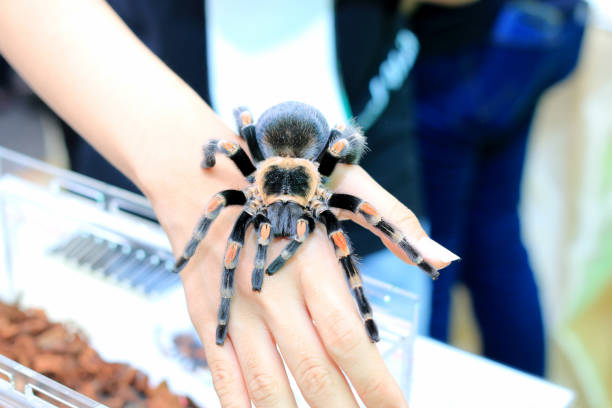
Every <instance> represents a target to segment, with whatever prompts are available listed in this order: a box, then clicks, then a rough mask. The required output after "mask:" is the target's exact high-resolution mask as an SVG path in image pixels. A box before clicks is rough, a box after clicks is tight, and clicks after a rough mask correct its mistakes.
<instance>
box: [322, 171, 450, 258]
mask: <svg viewBox="0 0 612 408" xmlns="http://www.w3.org/2000/svg"><path fill="white" fill-rule="evenodd" d="M347 167H348V168H347ZM339 170H340V171H337V173H342V174H340V175H339V176H338V179H337V180H338V183H337V184H334V183H331V184H330V186H331V187H332V190H333V191H337V192H346V193H349V194H354V195H356V196H357V197H359V198H361V199H363V200H365V201H367V202H368V203H370V204H371V205H372V206H373V207H374V208H376V210H377V212H378V213H379V214H380V215H381V216H382V217H383V218H384V219H385V220H386V221H388V222H389V223H390V224H392V225H394V226H395V227H396V228H397V229H398V230H399V231H401V233H402V234H403V235H404V237H405V238H406V240H407V241H408V242H409V243H410V244H411V245H412V246H413V247H414V248H415V249H416V250H417V251H419V253H420V254H421V255H422V256H423V258H425V260H426V261H427V262H429V263H430V264H431V265H433V266H434V267H435V268H436V269H442V268H444V267H445V266H448V265H449V264H450V263H451V262H452V261H455V260H458V259H459V257H458V256H457V255H455V254H454V253H452V252H451V251H449V250H448V249H446V248H444V247H443V246H442V245H440V244H438V243H436V242H435V241H433V240H432V239H431V238H429V236H427V233H426V232H425V230H423V227H422V226H421V224H420V222H419V220H418V219H417V217H416V216H415V215H414V213H413V212H412V211H410V209H408V208H407V207H406V206H404V205H403V204H402V203H401V202H400V201H399V200H397V199H396V198H395V197H393V196H392V195H391V194H389V192H387V191H386V190H385V189H384V188H382V187H381V186H380V185H379V184H378V183H377V182H376V181H374V179H372V178H371V177H370V175H369V174H368V173H367V172H366V171H365V170H363V169H362V168H361V167H359V166H342V167H341V168H339ZM354 186H358V188H356V187H354ZM339 215H340V216H341V217H342V218H348V219H351V220H352V221H354V222H356V223H358V224H360V225H361V226H363V227H364V228H367V229H369V230H370V231H371V232H372V233H374V234H376V235H377V236H378V237H379V238H380V239H381V240H382V242H383V243H384V244H385V246H386V247H387V248H389V250H391V251H392V252H393V253H394V254H395V255H396V256H397V257H399V258H400V259H402V260H403V261H404V262H406V263H409V264H414V262H412V260H411V259H410V257H409V256H408V255H407V254H406V253H405V252H404V251H403V250H402V249H401V248H400V247H399V246H398V245H397V243H396V242H394V241H392V240H391V239H390V238H389V237H388V236H387V235H385V234H384V233H383V232H382V231H381V230H379V229H377V228H375V227H374V226H373V225H371V224H369V223H368V222H367V221H366V220H365V219H364V218H363V217H362V216H361V215H358V214H354V213H352V212H350V211H344V210H341V211H340V212H339Z"/></svg>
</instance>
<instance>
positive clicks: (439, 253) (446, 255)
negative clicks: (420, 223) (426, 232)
mask: <svg viewBox="0 0 612 408" xmlns="http://www.w3.org/2000/svg"><path fill="white" fill-rule="evenodd" d="M418 247H419V249H420V250H421V252H422V253H423V255H425V256H426V257H431V258H437V259H439V260H440V261H442V262H453V261H457V260H459V259H461V258H459V257H458V256H457V255H456V254H454V253H452V252H451V251H449V250H448V249H446V248H444V247H443V246H442V245H440V244H438V243H437V242H436V241H434V240H433V239H431V238H429V237H428V236H425V237H423V238H421V239H420V240H419V243H418Z"/></svg>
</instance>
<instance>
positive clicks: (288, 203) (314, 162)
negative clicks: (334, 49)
mask: <svg viewBox="0 0 612 408" xmlns="http://www.w3.org/2000/svg"><path fill="white" fill-rule="evenodd" d="M234 116H235V118H236V122H237V124H238V130H239V133H240V136H241V137H242V138H243V139H245V140H246V143H247V145H248V149H249V151H250V153H251V156H252V157H253V159H254V160H255V163H256V164H253V162H252V161H251V159H250V158H249V156H248V155H247V154H246V153H245V151H244V150H243V149H242V148H241V147H240V145H238V144H237V143H234V142H230V141H226V140H211V141H210V142H209V143H208V144H206V145H205V146H204V159H203V160H202V164H201V167H202V168H210V167H213V166H214V165H215V162H216V161H215V154H216V153H223V154H225V155H226V156H228V157H229V158H230V159H231V160H233V162H234V163H235V164H236V166H237V167H238V169H240V171H241V172H242V174H243V175H244V176H245V177H246V178H247V180H248V181H249V182H250V183H251V184H250V185H249V186H248V187H247V188H245V189H244V190H242V191H240V190H225V191H221V192H219V193H217V194H215V195H214V196H213V198H212V199H211V201H210V202H209V204H208V206H207V208H206V212H205V214H204V215H203V216H202V218H201V219H200V220H199V221H198V223H197V225H196V227H195V230H194V232H193V235H192V237H191V240H190V241H189V243H188V244H187V246H186V247H185V250H184V252H183V254H182V255H181V256H180V257H179V259H178V260H177V261H176V264H175V271H176V272H179V271H180V270H181V269H182V268H184V267H185V265H186V263H187V262H188V261H189V259H190V258H191V257H192V256H193V254H194V252H195V250H196V247H197V246H198V244H199V243H200V241H202V239H203V238H204V236H205V235H206V232H207V231H208V229H209V227H210V225H211V223H212V222H213V221H214V220H215V218H217V216H218V215H219V213H220V212H221V210H222V209H223V208H224V207H226V206H229V205H241V206H243V208H242V212H241V213H240V215H239V216H238V220H237V221H236V223H235V225H234V228H233V229H232V232H231V235H230V238H229V241H228V243H227V247H226V250H225V257H224V265H223V266H224V268H223V275H222V278H221V305H220V307H219V314H218V326H217V332H216V343H217V344H219V345H222V344H223V343H224V341H225V337H226V336H227V324H228V319H229V309H230V300H231V298H232V296H233V294H234V271H235V270H236V266H237V265H238V257H239V254H240V250H241V248H242V246H243V245H244V237H245V234H246V231H247V228H248V226H249V224H251V223H253V225H254V228H255V229H256V230H257V242H258V245H257V253H256V255H255V268H254V270H253V274H252V279H251V281H252V287H253V290H254V291H261V286H262V283H263V277H264V268H265V265H266V254H267V249H268V245H269V244H270V240H271V237H288V238H291V242H290V243H289V244H288V245H287V246H286V247H285V248H284V249H283V251H282V252H281V254H280V255H279V256H278V257H277V258H276V259H274V260H273V261H272V263H270V265H269V266H268V268H267V269H265V272H266V274H268V275H273V274H274V273H276V272H278V270H279V269H280V268H281V267H282V266H283V265H284V264H285V263H286V262H287V261H288V260H289V259H290V258H291V257H292V256H293V254H295V252H296V251H297V250H298V248H299V247H300V245H302V243H303V242H304V240H305V239H306V238H307V237H308V234H309V233H310V232H311V231H312V230H313V229H314V227H315V221H317V222H320V223H322V224H323V225H324V226H325V228H326V230H327V234H328V236H329V239H330V241H331V243H332V245H333V246H334V249H335V252H336V256H337V257H338V260H339V261H340V264H341V265H342V268H343V269H344V272H345V274H346V278H347V280H348V283H349V285H350V287H351V289H352V291H353V294H354V297H355V299H356V302H357V306H358V308H359V312H360V314H361V317H362V319H363V320H364V324H365V327H366V330H367V333H368V335H369V337H370V339H371V340H372V341H374V342H376V341H378V340H379V335H378V329H377V327H376V324H375V323H374V320H373V319H372V308H371V307H370V304H369V303H368V300H367V299H366V297H365V294H364V292H363V287H362V283H361V277H360V275H359V271H358V269H357V266H356V264H355V255H354V253H353V251H352V249H351V244H350V241H349V239H348V236H347V235H346V233H345V232H344V231H343V230H342V228H341V227H340V224H339V222H338V219H337V218H336V216H335V215H334V214H333V213H332V212H331V211H330V208H340V209H344V210H348V211H351V212H353V213H355V214H361V215H362V216H363V217H364V219H365V220H366V221H367V222H368V223H369V224H370V225H372V226H374V227H375V228H377V229H379V230H380V231H382V232H383V234H385V235H386V236H387V237H389V239H391V240H392V241H393V242H394V243H396V244H397V245H398V246H399V247H400V248H401V249H402V250H403V251H404V252H405V253H406V254H407V255H408V256H409V257H410V259H411V260H412V261H413V262H414V263H415V264H416V265H417V266H419V267H420V268H421V269H422V270H423V271H425V272H426V273H427V274H429V275H430V276H431V277H432V278H433V279H436V278H437V277H438V275H439V273H438V271H437V270H436V269H435V268H434V267H433V266H432V265H430V264H429V263H428V262H426V261H425V260H424V259H423V257H422V256H421V254H420V253H419V252H418V251H417V250H416V249H415V248H414V247H413V246H412V245H411V244H410V243H409V242H408V241H407V240H406V238H405V237H404V236H403V235H402V233H401V232H400V231H398V230H397V229H396V228H395V227H393V226H392V225H391V224H390V223H388V222H387V221H385V220H384V219H383V218H382V217H381V216H380V215H379V213H378V212H377V211H376V210H375V209H374V208H373V207H372V206H371V205H370V204H368V203H367V202H365V201H363V200H362V199H360V198H358V197H355V196H352V195H349V194H338V193H333V192H331V191H329V190H328V189H327V188H325V182H326V181H327V178H328V177H329V176H330V175H331V174H332V172H333V170H334V168H335V166H336V164H337V163H350V164H355V163H357V162H358V161H359V159H360V158H361V155H362V154H363V152H364V149H365V142H366V141H365V137H364V136H363V134H362V133H361V132H360V131H359V130H358V129H357V128H356V127H355V126H350V125H339V126H336V127H334V128H333V129H331V130H330V129H329V126H328V124H327V121H326V120H325V118H324V117H323V115H322V114H321V112H319V111H318V110H317V109H315V108H313V107H312V106H309V105H306V104H303V103H299V102H285V103H281V104H278V105H275V106H273V107H271V108H270V109H268V110H266V111H265V112H264V113H263V114H262V115H261V117H260V118H259V122H258V123H257V124H255V123H253V116H252V115H251V113H250V112H249V111H248V110H247V109H246V108H244V107H240V108H237V109H235V110H234Z"/></svg>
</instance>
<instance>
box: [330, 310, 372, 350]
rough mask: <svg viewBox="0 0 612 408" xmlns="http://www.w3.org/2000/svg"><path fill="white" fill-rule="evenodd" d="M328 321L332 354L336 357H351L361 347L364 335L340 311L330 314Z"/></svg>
mask: <svg viewBox="0 0 612 408" xmlns="http://www.w3.org/2000/svg"><path fill="white" fill-rule="evenodd" d="M327 321H328V323H327V324H328V328H329V332H328V335H329V338H328V341H329V350H330V352H331V353H332V354H333V355H335V356H339V357H349V356H350V355H351V354H352V353H353V352H354V351H355V350H356V349H357V347H358V346H359V343H360V342H361V340H362V339H361V337H362V336H361V335H362V334H363V333H361V331H360V330H359V328H358V327H356V326H355V325H354V324H353V323H352V322H351V320H350V319H347V317H346V316H345V315H344V314H343V313H341V312H339V311H336V312H333V313H332V314H330V315H329V316H328V319H327Z"/></svg>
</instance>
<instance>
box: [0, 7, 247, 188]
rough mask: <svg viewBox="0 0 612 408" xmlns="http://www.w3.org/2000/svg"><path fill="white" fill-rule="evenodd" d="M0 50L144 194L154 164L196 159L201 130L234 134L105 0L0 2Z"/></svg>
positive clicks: (197, 157) (48, 101) (38, 91)
mask: <svg viewBox="0 0 612 408" xmlns="http://www.w3.org/2000/svg"><path fill="white" fill-rule="evenodd" d="M0 50H1V51H2V53H3V55H4V56H5V57H6V58H7V60H8V61H9V62H10V63H11V64H12V65H13V66H14V67H15V68H16V70H17V71H18V72H19V73H20V74H21V75H22V76H23V77H24V78H25V79H26V81H27V82H28V83H29V84H30V85H31V87H32V88H33V89H34V90H35V91H36V92H37V93H38V94H39V95H40V96H41V97H42V98H43V99H44V100H45V101H46V102H47V103H48V104H49V105H50V106H51V107H52V108H53V109H54V110H55V111H56V112H57V113H58V114H59V115H60V116H62V117H63V118H64V119H65V120H66V121H67V122H68V123H70V125H71V126H73V127H74V128H75V130H76V131H77V132H78V133H79V134H81V135H83V136H84V137H85V138H87V140H88V141H89V142H90V143H92V144H93V145H94V146H95V147H96V149H98V150H99V151H100V152H101V153H102V154H103V155H104V156H106V157H107V158H108V159H109V160H110V161H111V162H112V163H113V164H114V165H115V166H117V167H118V168H119V169H120V170H121V171H122V172H123V173H125V174H126V175H127V176H128V177H130V178H131V179H132V180H134V181H135V182H136V183H137V185H138V186H139V187H140V188H141V189H143V190H144V191H145V192H148V191H149V185H148V182H147V181H146V180H147V177H148V175H149V174H152V172H153V170H152V169H151V166H152V165H155V166H163V161H164V160H165V161H167V162H168V163H172V162H174V155H175V154H176V155H180V156H181V157H182V158H183V160H185V161H190V162H194V163H196V162H197V161H198V160H199V159H200V157H199V155H200V151H201V150H200V147H201V145H202V141H203V139H204V138H206V137H213V136H216V137H219V136H222V137H225V138H230V139H231V138H234V137H235V136H234V134H233V132H231V131H230V130H229V129H227V128H226V127H225V126H224V125H223V124H222V123H221V122H220V121H219V120H218V118H217V117H216V116H215V114H214V113H213V112H212V111H211V109H210V108H209V107H208V106H207V105H206V104H205V103H204V101H202V100H201V99H200V97H199V96H198V95H197V94H196V93H195V92H194V91H193V90H192V89H191V88H189V87H188V86H187V85H186V84H185V83H184V82H183V81H182V80H181V79H180V78H179V77H178V76H176V75H175V74H174V73H173V72H172V71H171V70H170V69H169V68H168V67H167V66H166V65H164V64H163V63H162V62H161V61H160V60H159V59H158V58H157V57H156V56H155V55H154V54H153V53H152V52H151V51H149V49H148V48H146V47H145V46H144V44H142V43H141V42H140V41H139V40H138V38H136V36H135V35H134V34H133V33H132V32H131V31H130V30H129V29H128V27H127V26H126V25H125V24H124V23H123V21H121V19H120V18H119V17H118V16H117V15H116V14H115V13H114V11H113V10H112V9H111V8H110V7H109V6H108V5H107V4H106V2H104V1H100V0H54V1H51V2H48V1H35V0H23V1H22V0H20V1H12V0H3V1H0ZM204 129H206V130H207V132H208V133H215V134H214V135H204V134H203V130H204ZM160 152H164V154H163V155H160ZM189 153H191V154H192V155H193V157H185V154H189ZM196 170H197V169H196Z"/></svg>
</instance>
